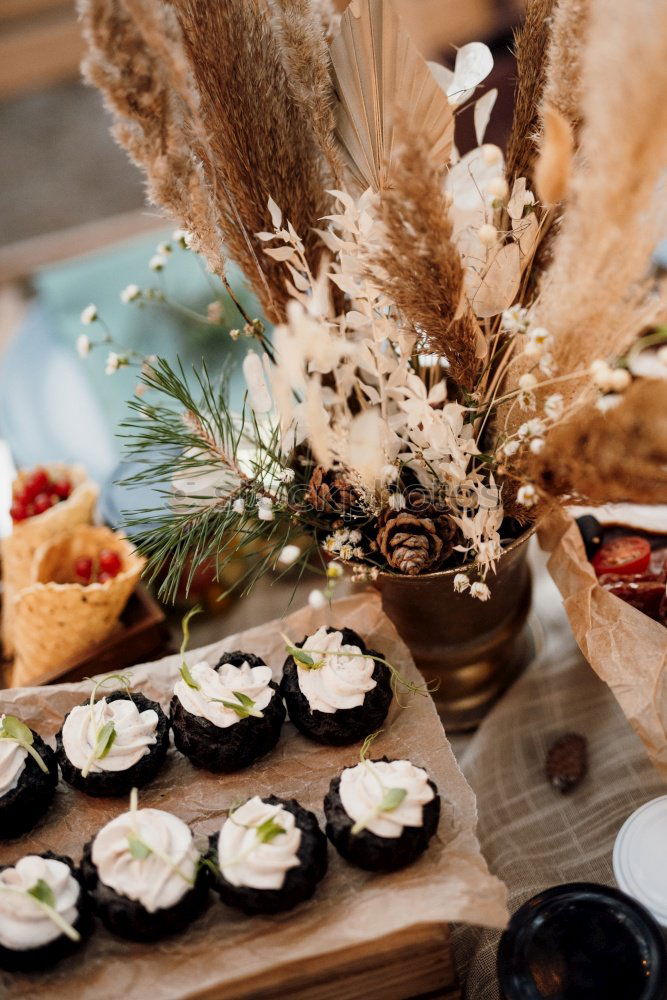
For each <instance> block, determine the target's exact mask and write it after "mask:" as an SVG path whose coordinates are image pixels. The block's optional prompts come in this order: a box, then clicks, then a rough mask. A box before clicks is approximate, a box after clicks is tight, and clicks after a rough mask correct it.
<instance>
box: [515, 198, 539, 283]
mask: <svg viewBox="0 0 667 1000" xmlns="http://www.w3.org/2000/svg"><path fill="white" fill-rule="evenodd" d="M512 231H513V233H514V235H515V237H516V239H517V241H518V243H519V248H520V250H521V256H522V258H523V259H522V267H523V269H524V270H525V268H526V265H527V264H528V261H529V259H530V258H531V257H532V255H533V252H534V250H535V245H536V243H537V237H538V234H539V231H540V227H539V224H538V222H537V216H536V215H535V213H534V212H531V213H530V215H527V216H526V217H525V219H512Z"/></svg>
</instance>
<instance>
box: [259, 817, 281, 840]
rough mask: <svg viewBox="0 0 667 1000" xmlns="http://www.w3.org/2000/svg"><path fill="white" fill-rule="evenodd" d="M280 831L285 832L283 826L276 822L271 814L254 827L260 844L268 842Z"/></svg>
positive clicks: (278, 834)
mask: <svg viewBox="0 0 667 1000" xmlns="http://www.w3.org/2000/svg"><path fill="white" fill-rule="evenodd" d="M281 833H287V831H286V830H285V827H284V826H281V825H280V823H276V821H275V818H274V817H273V816H269V818H268V819H265V820H264V822H263V823H260V824H259V826H256V827H255V835H256V837H257V839H258V841H259V842H260V844H270V843H271V841H272V840H275V838H276V837H279V836H280V834H281Z"/></svg>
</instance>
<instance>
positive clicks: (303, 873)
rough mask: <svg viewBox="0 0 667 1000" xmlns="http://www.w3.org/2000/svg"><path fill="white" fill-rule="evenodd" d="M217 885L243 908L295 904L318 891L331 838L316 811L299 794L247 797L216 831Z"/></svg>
mask: <svg viewBox="0 0 667 1000" xmlns="http://www.w3.org/2000/svg"><path fill="white" fill-rule="evenodd" d="M210 858H211V860H212V862H213V864H214V866H215V867H216V868H217V869H218V872H219V874H218V875H217V877H216V879H215V881H214V887H215V888H216V889H217V891H218V892H219V893H220V897H221V899H222V901H223V902H224V903H227V904H228V905H229V906H233V907H236V908H237V909H239V910H243V912H244V913H249V914H254V913H279V912H281V911H283V910H291V909H292V908H293V907H294V906H297V905H298V904H299V903H302V902H303V901H304V900H306V899H310V897H311V896H312V895H313V893H314V892H315V889H316V888H317V883H318V882H319V881H320V880H321V879H322V878H323V877H324V874H325V872H326V870H327V840H326V837H325V836H324V834H323V833H322V831H321V829H320V826H319V823H318V822H317V817H316V816H315V814H314V813H312V812H309V811H308V810H307V809H303V808H302V807H301V806H300V805H299V803H298V802H297V801H296V800H295V799H279V798H277V797H276V796H275V795H269V796H267V797H266V798H259V796H254V798H251V799H248V801H247V802H246V803H244V805H242V806H240V807H239V808H238V809H235V810H234V811H233V812H232V813H230V815H229V816H228V817H227V819H226V820H225V821H224V823H223V824H222V828H221V830H220V833H219V834H216V835H214V836H212V837H211V852H210Z"/></svg>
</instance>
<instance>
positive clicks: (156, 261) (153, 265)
mask: <svg viewBox="0 0 667 1000" xmlns="http://www.w3.org/2000/svg"><path fill="white" fill-rule="evenodd" d="M166 263H167V258H166V257H165V256H164V255H163V254H161V253H156V254H154V255H153V256H152V257H151V259H150V260H149V261H148V266H149V267H150V269H151V271H164V268H165V265H166Z"/></svg>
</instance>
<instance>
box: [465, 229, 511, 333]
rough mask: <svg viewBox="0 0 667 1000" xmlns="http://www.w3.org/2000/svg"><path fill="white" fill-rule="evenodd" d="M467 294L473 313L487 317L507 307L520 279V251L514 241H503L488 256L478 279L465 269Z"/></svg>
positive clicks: (495, 314) (483, 317) (482, 317)
mask: <svg viewBox="0 0 667 1000" xmlns="http://www.w3.org/2000/svg"><path fill="white" fill-rule="evenodd" d="M466 278H467V279H468V280H469V281H470V285H469V286H468V295H469V297H470V304H471V306H472V308H473V311H474V313H475V315H476V316H478V317H479V318H481V319H487V318H490V317H491V316H497V315H498V313H501V312H502V311H503V309H507V308H508V307H509V306H510V305H511V304H512V302H513V301H514V299H515V298H516V294H517V292H518V290H519V284H520V282H521V253H520V250H519V244H518V243H506V244H505V246H503V247H501V248H500V250H499V251H498V253H496V254H494V255H493V257H492V258H491V261H490V263H489V266H488V268H487V269H486V273H485V274H484V275H483V277H482V278H481V279H480V278H478V277H477V276H476V275H474V273H473V272H468V274H467V275H466Z"/></svg>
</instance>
